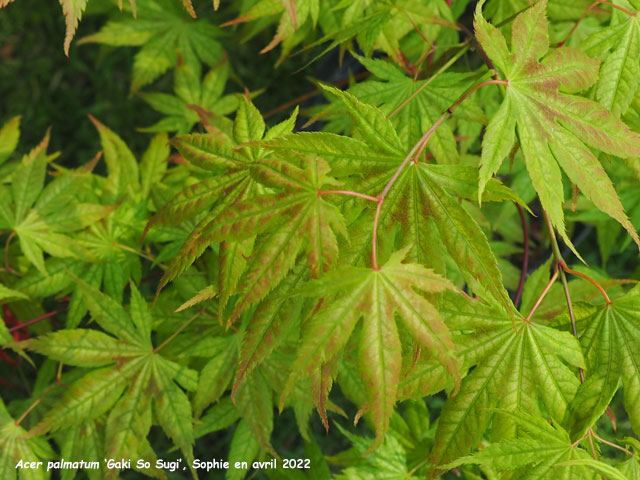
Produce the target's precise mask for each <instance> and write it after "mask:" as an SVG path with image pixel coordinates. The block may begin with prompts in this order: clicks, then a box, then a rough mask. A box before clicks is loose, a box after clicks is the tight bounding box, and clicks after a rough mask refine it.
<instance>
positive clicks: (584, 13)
mask: <svg viewBox="0 0 640 480" xmlns="http://www.w3.org/2000/svg"><path fill="white" fill-rule="evenodd" d="M599 3H600V0H596V1H595V2H593V3H592V4H591V5H589V7H588V8H587V9H586V10H585V11H584V12H582V15H581V16H580V18H579V19H578V21H577V22H576V23H575V24H574V25H573V27H572V28H571V30H570V31H569V33H568V34H567V36H566V37H565V38H564V40H562V41H561V42H560V43H559V44H558V47H562V46H563V45H564V44H565V43H567V42H568V41H569V38H571V35H573V33H574V32H575V31H576V29H577V28H578V25H580V24H581V23H582V21H583V20H584V19H585V18H586V17H587V15H589V12H590V11H591V10H593V9H594V8H595V7H597V6H598V4H599Z"/></svg>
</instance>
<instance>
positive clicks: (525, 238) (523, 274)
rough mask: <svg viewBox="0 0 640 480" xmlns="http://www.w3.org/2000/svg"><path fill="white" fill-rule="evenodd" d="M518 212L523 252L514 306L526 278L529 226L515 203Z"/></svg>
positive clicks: (521, 210) (517, 303) (518, 302)
mask: <svg viewBox="0 0 640 480" xmlns="http://www.w3.org/2000/svg"><path fill="white" fill-rule="evenodd" d="M515 206H516V208H517V209H518V213H519V214H520V222H521V223H522V237H523V243H524V254H523V257H522V271H521V272H520V283H519V284H518V291H517V292H516V298H515V300H514V302H513V304H514V305H515V307H516V308H518V305H519V304H520V299H521V298H522V290H524V282H525V280H526V278H527V270H528V268H529V226H528V225H527V219H526V217H525V216H524V210H523V209H522V207H521V206H520V205H518V204H517V203H516V204H515Z"/></svg>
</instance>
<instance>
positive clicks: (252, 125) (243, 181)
mask: <svg viewBox="0 0 640 480" xmlns="http://www.w3.org/2000/svg"><path fill="white" fill-rule="evenodd" d="M296 115H297V110H296V111H295V112H294V113H293V115H292V116H291V117H290V118H289V119H288V120H285V121H283V122H281V123H280V124H278V125H275V126H274V127H272V128H271V129H269V130H268V131H267V132H266V134H265V135H266V138H276V137H278V136H280V135H285V134H287V133H290V131H291V130H292V129H293V125H294V123H295V118H296ZM265 128H266V127H265V123H264V120H263V119H262V116H261V115H260V112H258V110H257V109H256V108H255V106H253V104H252V103H251V102H250V101H249V100H247V99H246V98H245V97H242V99H241V100H240V107H239V109H238V112H237V114H236V118H235V120H234V124H233V128H232V132H230V133H229V136H227V134H225V133H222V132H220V131H216V132H215V134H214V133H209V134H194V135H183V136H178V137H175V138H174V139H173V140H172V144H173V145H174V146H175V147H176V148H177V149H178V151H179V152H180V153H181V154H182V155H183V157H184V158H185V159H186V160H187V161H188V162H189V163H190V164H192V165H193V166H194V167H197V168H199V169H202V170H204V171H205V172H206V173H205V175H206V176H207V178H204V179H203V180H202V181H200V182H198V183H195V184H193V185H191V186H189V187H188V188H186V189H185V190H183V191H182V192H180V193H178V194H177V195H176V196H175V197H174V198H173V199H172V200H170V201H169V202H168V203H167V204H166V205H165V206H163V207H162V208H160V209H159V210H158V212H157V213H156V214H155V215H154V216H153V217H152V218H151V220H150V221H149V223H148V224H147V227H146V230H145V232H146V231H148V230H149V229H150V228H151V227H153V226H154V225H169V224H175V223H178V222H182V221H185V220H190V219H193V218H194V217H196V216H198V215H202V213H203V211H204V212H208V213H207V214H206V215H205V216H204V218H202V220H200V222H199V224H198V226H197V227H196V229H195V230H194V231H193V232H192V233H191V234H190V236H189V237H188V238H187V240H186V242H185V243H184V245H183V246H182V249H181V251H180V254H179V255H178V256H177V257H176V258H175V259H174V261H173V262H172V264H171V265H170V267H169V269H168V270H167V271H166V272H165V275H164V276H163V279H162V281H161V282H160V288H162V287H163V286H164V285H166V283H168V282H169V281H170V280H172V279H173V278H175V277H176V276H178V275H179V274H180V273H182V272H183V271H184V270H185V269H186V268H188V267H189V265H191V264H192V263H193V261H194V260H195V259H196V258H198V257H199V256H200V255H201V254H202V253H203V252H204V250H205V249H206V248H207V247H208V246H209V245H210V244H211V243H212V242H214V241H215V242H220V241H222V240H227V241H226V242H225V243H224V244H223V247H222V248H221V250H220V259H221V264H222V266H223V268H222V271H221V275H220V280H221V281H220V282H219V284H218V288H219V292H220V297H221V299H222V308H221V310H224V305H226V302H227V300H228V298H229V297H230V296H231V295H233V294H234V293H236V285H237V282H238V280H239V277H240V276H241V275H242V273H243V272H244V268H245V266H246V258H248V255H246V256H243V254H248V253H250V249H248V247H249V245H252V244H253V241H252V239H251V237H252V235H249V236H248V237H243V238H244V240H243V238H236V237H229V238H222V237H221V238H220V239H217V240H214V239H211V240H210V241H209V240H208V237H204V236H203V229H205V228H211V227H212V226H214V225H215V224H216V222H217V221H218V218H219V217H220V216H221V215H223V214H226V215H227V216H229V215H231V214H229V213H228V210H229V208H230V207H231V206H232V205H237V204H241V202H245V203H246V202H248V199H249V198H251V197H252V196H253V195H255V194H256V193H257V192H261V191H262V187H261V186H260V184H259V183H258V182H257V181H256V180H255V179H254V178H253V177H252V176H251V168H252V164H253V163H254V162H257V161H258V160H260V159H261V158H263V157H265V156H268V155H270V153H271V152H269V151H267V150H264V149H261V148H259V147H257V146H255V143H256V142H257V141H259V140H262V137H263V133H264V131H265ZM244 143H249V144H248V145H246V146H242V147H240V146H241V145H243V144H244ZM272 203H273V202H272ZM243 205H244V204H243ZM267 209H268V207H267ZM238 241H242V242H243V243H242V244H241V245H240V244H237V242H238Z"/></svg>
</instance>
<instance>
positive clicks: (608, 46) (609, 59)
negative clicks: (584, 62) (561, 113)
mask: <svg viewBox="0 0 640 480" xmlns="http://www.w3.org/2000/svg"><path fill="white" fill-rule="evenodd" d="M581 48H582V50H584V51H585V52H586V53H587V54H589V55H592V56H595V57H599V58H604V61H603V62H602V65H601V67H600V75H599V77H598V83H597V86H596V98H597V100H598V101H599V102H600V103H601V104H602V105H604V106H605V107H606V108H607V109H608V110H611V112H612V113H613V114H614V115H616V116H617V117H619V116H620V115H623V114H624V113H625V112H626V111H627V109H628V108H629V106H630V105H631V102H632V100H633V97H634V95H635V94H636V93H637V91H638V88H639V87H640V62H639V61H638V58H640V22H639V21H638V17H637V16H631V15H625V18H624V21H622V22H619V23H617V24H612V25H610V26H609V27H607V28H605V29H602V30H600V31H598V32H596V33H594V34H593V35H591V36H590V37H589V38H588V39H587V40H586V41H585V42H584V44H583V45H581Z"/></svg>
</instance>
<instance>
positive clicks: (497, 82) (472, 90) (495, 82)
mask: <svg viewBox="0 0 640 480" xmlns="http://www.w3.org/2000/svg"><path fill="white" fill-rule="evenodd" d="M486 85H505V86H508V85H509V81H508V80H499V79H494V80H487V81H486V82H482V83H479V84H478V85H475V86H474V87H471V88H470V89H469V90H468V91H467V93H465V94H464V95H463V96H462V97H460V99H459V100H458V101H457V102H456V103H454V104H453V105H452V106H450V107H449V113H453V112H454V110H455V109H456V108H458V107H459V106H460V104H461V103H462V102H464V101H465V100H466V99H467V98H468V97H469V96H470V95H472V94H473V93H475V91H476V90H478V89H480V88H482V87H484V86H486Z"/></svg>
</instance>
